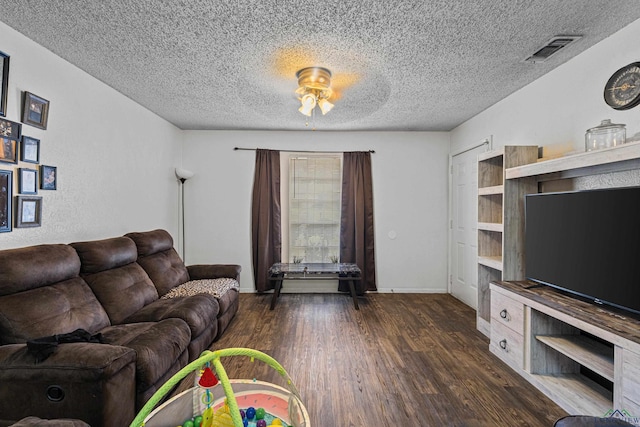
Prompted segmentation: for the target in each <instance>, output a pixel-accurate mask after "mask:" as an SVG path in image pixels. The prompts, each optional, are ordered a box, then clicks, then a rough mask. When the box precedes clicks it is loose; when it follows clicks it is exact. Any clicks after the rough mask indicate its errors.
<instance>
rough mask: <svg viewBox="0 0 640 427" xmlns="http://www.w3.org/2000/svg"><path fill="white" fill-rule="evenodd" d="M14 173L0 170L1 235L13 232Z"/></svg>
mask: <svg viewBox="0 0 640 427" xmlns="http://www.w3.org/2000/svg"><path fill="white" fill-rule="evenodd" d="M12 193H13V172H11V171H6V170H0V233H6V232H7V231H11V198H12V196H13V194H12Z"/></svg>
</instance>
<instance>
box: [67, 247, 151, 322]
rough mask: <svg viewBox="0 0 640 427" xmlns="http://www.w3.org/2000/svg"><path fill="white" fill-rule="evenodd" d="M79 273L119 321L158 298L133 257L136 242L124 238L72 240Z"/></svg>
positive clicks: (109, 312) (111, 318) (135, 251)
mask: <svg viewBox="0 0 640 427" xmlns="http://www.w3.org/2000/svg"><path fill="white" fill-rule="evenodd" d="M71 246H72V247H73V248H75V250H76V251H77V253H78V256H79V257H80V261H81V263H82V266H81V274H82V276H83V278H84V280H85V281H86V282H87V283H88V284H89V286H90V287H91V289H92V290H93V292H94V293H95V294H96V296H97V297H98V300H99V301H100V303H101V304H102V306H103V307H104V309H105V310H106V312H107V314H108V315H109V319H110V320H111V323H112V324H120V323H123V321H124V319H126V318H127V317H129V316H131V315H132V314H133V313H135V312H136V311H138V310H140V309H141V308H142V307H144V306H146V305H147V304H150V303H151V302H153V301H156V300H157V299H158V291H157V290H156V288H155V286H154V285H153V283H151V280H150V279H149V276H148V275H147V273H146V272H145V271H144V270H143V269H142V267H140V265H138V264H137V263H136V262H135V260H136V257H137V255H138V252H137V249H136V245H135V243H133V241H132V240H131V239H129V238H126V237H116V238H113V239H105V240H95V241H89V242H76V243H72V244H71Z"/></svg>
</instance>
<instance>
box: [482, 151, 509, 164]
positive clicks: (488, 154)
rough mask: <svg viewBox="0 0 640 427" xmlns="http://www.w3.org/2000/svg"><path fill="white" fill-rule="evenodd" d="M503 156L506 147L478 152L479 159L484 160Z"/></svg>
mask: <svg viewBox="0 0 640 427" xmlns="http://www.w3.org/2000/svg"><path fill="white" fill-rule="evenodd" d="M502 156H504V148H502V149H498V150H493V151H485V152H484V153H480V154H478V161H479V162H482V161H485V160H489V159H496V158H498V157H502Z"/></svg>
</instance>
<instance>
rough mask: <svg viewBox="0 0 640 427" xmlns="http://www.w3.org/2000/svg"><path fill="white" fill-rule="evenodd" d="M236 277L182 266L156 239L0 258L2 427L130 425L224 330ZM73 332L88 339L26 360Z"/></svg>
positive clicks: (168, 243) (54, 247)
mask: <svg viewBox="0 0 640 427" xmlns="http://www.w3.org/2000/svg"><path fill="white" fill-rule="evenodd" d="M239 273H240V266H238V265H195V266H188V267H187V266H185V265H184V263H183V262H182V260H181V259H180V257H179V256H178V254H177V252H176V251H175V249H174V248H173V239H172V238H171V236H170V235H169V233H167V232H166V231H164V230H154V231H148V232H141V233H130V234H128V235H126V236H122V237H115V238H111V239H104V240H95V241H86V242H77V243H71V244H69V245H64V244H46V245H38V246H31V247H25V248H18V249H9V250H3V251H0V425H7V424H11V423H12V422H15V421H17V420H20V419H22V418H24V417H29V416H35V417H42V418H75V419H79V420H82V421H85V422H86V423H88V424H89V425H91V426H93V427H99V426H125V425H128V424H129V423H130V422H131V420H132V419H133V418H134V416H135V414H136V413H137V411H138V410H139V409H140V408H141V407H142V406H143V405H144V403H145V402H146V401H147V400H148V399H149V398H150V397H151V396H152V395H153V393H154V392H155V391H156V390H157V389H158V388H159V387H160V386H161V385H162V384H164V383H165V382H166V381H167V380H168V379H169V378H170V377H171V376H172V375H173V374H175V373H176V372H177V371H178V370H180V369H181V368H183V367H184V366H185V365H186V364H187V363H189V362H190V361H192V360H194V359H196V358H197V357H198V356H199V355H200V354H201V353H202V351H204V350H206V349H207V348H209V347H210V346H211V344H212V343H213V342H214V341H215V340H216V339H217V338H219V337H220V336H221V334H222V333H223V332H224V330H225V329H226V328H227V326H228V325H229V322H230V321H231V319H232V318H233V317H234V315H235V314H236V312H237V309H238V286H239ZM78 330H82V331H83V332H86V334H91V337H92V340H91V341H89V342H87V341H80V342H70V343H62V344H57V343H55V344H54V347H55V348H54V349H53V351H52V352H51V353H50V354H48V357H45V358H44V360H40V361H39V360H38V358H37V357H36V355H34V352H33V348H34V346H33V344H34V343H38V342H42V341H45V342H47V343H48V342H50V341H56V339H57V338H60V337H62V336H66V335H69V334H71V335H73V333H74V331H78ZM97 341H99V342H97Z"/></svg>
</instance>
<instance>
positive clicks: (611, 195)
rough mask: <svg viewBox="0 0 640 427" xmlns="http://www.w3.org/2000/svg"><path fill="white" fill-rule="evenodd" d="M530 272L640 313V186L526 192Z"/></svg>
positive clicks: (538, 278)
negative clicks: (559, 191) (536, 192)
mask: <svg viewBox="0 0 640 427" xmlns="http://www.w3.org/2000/svg"><path fill="white" fill-rule="evenodd" d="M525 239H526V240H525V251H526V252H525V276H526V278H527V279H529V280H532V281H534V282H536V283H539V284H543V285H549V286H553V287H555V288H558V289H561V290H563V291H567V292H569V293H572V294H574V295H577V296H580V297H583V298H586V299H588V300H590V301H591V302H594V303H597V304H605V305H610V306H614V307H617V308H620V309H624V310H627V311H631V312H633V313H635V314H640V187H628V188H615V189H603V190H588V191H572V192H564V193H539V194H529V195H526V196H525Z"/></svg>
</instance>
